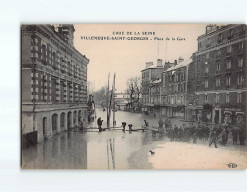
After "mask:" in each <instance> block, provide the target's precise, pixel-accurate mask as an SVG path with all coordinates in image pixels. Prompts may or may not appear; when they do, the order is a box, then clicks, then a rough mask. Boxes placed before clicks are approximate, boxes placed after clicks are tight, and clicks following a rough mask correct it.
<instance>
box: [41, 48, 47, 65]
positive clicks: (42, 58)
mask: <svg viewBox="0 0 247 195" xmlns="http://www.w3.org/2000/svg"><path fill="white" fill-rule="evenodd" d="M41 53H42V55H41V60H43V61H44V62H46V46H45V45H42V47H41Z"/></svg>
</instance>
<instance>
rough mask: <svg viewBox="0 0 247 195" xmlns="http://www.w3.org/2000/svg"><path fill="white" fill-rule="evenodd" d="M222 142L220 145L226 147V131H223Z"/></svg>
mask: <svg viewBox="0 0 247 195" xmlns="http://www.w3.org/2000/svg"><path fill="white" fill-rule="evenodd" d="M220 137H221V141H220V143H221V144H222V145H226V129H223V130H222V131H221V133H220Z"/></svg>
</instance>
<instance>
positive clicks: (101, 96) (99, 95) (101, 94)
mask: <svg viewBox="0 0 247 195" xmlns="http://www.w3.org/2000/svg"><path fill="white" fill-rule="evenodd" d="M106 92H107V87H106V86H104V87H101V88H100V89H99V90H97V91H95V92H94V94H93V95H94V100H95V102H96V103H97V104H100V105H102V106H106V105H105V104H106Z"/></svg>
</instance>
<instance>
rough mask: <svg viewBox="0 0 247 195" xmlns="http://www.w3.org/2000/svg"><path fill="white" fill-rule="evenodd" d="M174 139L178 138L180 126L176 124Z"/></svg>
mask: <svg viewBox="0 0 247 195" xmlns="http://www.w3.org/2000/svg"><path fill="white" fill-rule="evenodd" d="M174 139H177V140H178V127H177V125H175V126H174Z"/></svg>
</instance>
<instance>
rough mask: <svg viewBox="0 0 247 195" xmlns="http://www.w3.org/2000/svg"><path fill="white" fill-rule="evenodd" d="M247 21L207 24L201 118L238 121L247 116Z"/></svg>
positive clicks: (200, 56) (202, 39)
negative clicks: (244, 22)
mask: <svg viewBox="0 0 247 195" xmlns="http://www.w3.org/2000/svg"><path fill="white" fill-rule="evenodd" d="M246 40H247V37H246V25H241V24H234V25H225V26H214V25H211V26H207V27H206V33H205V34H203V35H201V36H199V37H198V51H197V64H196V66H195V69H194V71H195V79H194V81H195V82H194V83H195V85H196V86H194V87H195V94H196V105H197V120H199V121H207V122H214V123H229V124H236V123H238V122H239V121H243V120H245V116H246V101H245V100H246V97H247V96H246V95H247V94H246V93H247V83H246V79H247V77H246V66H247V65H246Z"/></svg>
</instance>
